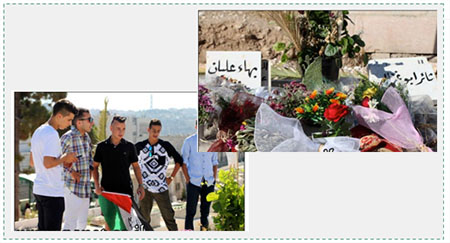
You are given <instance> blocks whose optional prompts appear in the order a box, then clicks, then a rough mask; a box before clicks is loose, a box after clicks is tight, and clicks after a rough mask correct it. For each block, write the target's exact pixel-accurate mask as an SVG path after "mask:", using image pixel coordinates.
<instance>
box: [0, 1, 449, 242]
mask: <svg viewBox="0 0 450 243" xmlns="http://www.w3.org/2000/svg"><path fill="white" fill-rule="evenodd" d="M15 5H18V6H22V5H23V6H27V5H37V6H55V5H67V6H79V5H90V6H93V5H94V6H105V5H119V6H274V5H275V6H341V5H343V6H441V7H442V38H443V40H442V86H443V88H442V114H443V117H442V124H443V128H442V132H443V134H442V137H443V141H442V150H443V151H442V154H443V160H442V186H443V187H442V238H400V237H397V238H395V237H392V238H376V237H370V238H363V237H358V238H352V237H336V238H330V237H326V238H321V237H313V238H311V237H309V238H292V237H291V238H280V237H272V238H264V237H261V238H259V237H244V238H240V237H218V238H215V237H191V238H188V237H178V238H176V237H168V238H161V237H153V238H152V237H118V238H112V237H85V238H76V237H60V238H48V237H36V238H31V237H26V238H24V237H16V238H8V237H5V235H6V233H5V230H6V227H5V224H6V222H5V208H6V196H5V184H6V179H5V176H6V174H5V164H6V155H5V152H6V150H5V145H6V136H5V132H6V130H5V121H6V118H5V116H6V111H5V108H6V101H5V91H6V89H5V87H6V81H5V64H6V61H5V40H6V39H5V38H6V37H5V21H6V19H5V16H6V6H15ZM444 7H445V4H444V3H425V2H421V3H377V2H373V3H370V2H368V3H336V2H331V3H226V2H223V3H206V2H205V3H201V2H199V3H189V2H186V3H181V2H180V3H176V2H175V3H4V4H3V238H2V239H3V240H245V241H246V240H342V241H344V240H346V241H350V240H352V241H353V240H419V241H420V240H442V241H443V240H444V235H445V218H444V216H445V193H444V192H445V174H444V173H445V166H444V164H445V163H444V162H445V159H444V158H445V149H444V148H445V146H444V136H445V134H444V127H445V126H444V124H445V119H444V117H445V116H444V115H445V98H444V97H445V96H444V95H445V85H444V84H445V70H444V69H445V65H444V64H445V62H444V59H445V38H444V31H445V11H444V10H445V8H444Z"/></svg>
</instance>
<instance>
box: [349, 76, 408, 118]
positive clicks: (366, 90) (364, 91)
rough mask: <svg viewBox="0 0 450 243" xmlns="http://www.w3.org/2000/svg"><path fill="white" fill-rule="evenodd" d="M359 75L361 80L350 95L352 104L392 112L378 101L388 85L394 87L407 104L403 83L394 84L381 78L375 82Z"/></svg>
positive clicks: (406, 92)
mask: <svg viewBox="0 0 450 243" xmlns="http://www.w3.org/2000/svg"><path fill="white" fill-rule="evenodd" d="M361 77H362V80H361V82H359V84H358V85H357V86H356V88H355V90H354V91H353V94H352V95H351V96H352V97H351V102H352V104H353V105H361V106H363V107H368V108H369V107H370V108H374V109H378V110H382V111H386V112H392V111H391V110H390V109H389V108H388V107H387V106H386V104H384V103H382V102H380V101H381V98H382V97H383V95H384V93H385V92H386V90H387V89H388V88H389V87H395V89H397V91H398V93H399V94H400V96H401V98H402V99H403V101H404V102H405V104H408V90H407V88H406V87H405V86H404V85H395V84H393V83H391V82H390V80H386V79H383V80H382V81H381V82H380V83H375V82H372V81H370V80H369V79H368V78H367V77H366V76H363V75H361Z"/></svg>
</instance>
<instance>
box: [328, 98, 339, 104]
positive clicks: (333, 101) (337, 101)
mask: <svg viewBox="0 0 450 243" xmlns="http://www.w3.org/2000/svg"><path fill="white" fill-rule="evenodd" d="M330 102H331V103H332V104H339V105H340V104H341V102H340V101H339V100H336V99H330Z"/></svg>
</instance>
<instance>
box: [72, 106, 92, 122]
mask: <svg viewBox="0 0 450 243" xmlns="http://www.w3.org/2000/svg"><path fill="white" fill-rule="evenodd" d="M84 113H89V110H88V109H86V108H78V113H77V114H76V115H75V117H74V118H73V120H72V125H74V126H76V125H77V121H78V120H79V119H80V118H83V115H84Z"/></svg>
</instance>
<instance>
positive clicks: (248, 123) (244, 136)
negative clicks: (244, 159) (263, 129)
mask: <svg viewBox="0 0 450 243" xmlns="http://www.w3.org/2000/svg"><path fill="white" fill-rule="evenodd" d="M254 132H255V118H254V117H253V118H250V119H247V120H245V121H243V122H242V125H241V127H240V129H239V130H238V131H237V132H236V150H238V151H242V152H256V151H257V149H256V146H255V139H254Z"/></svg>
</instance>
